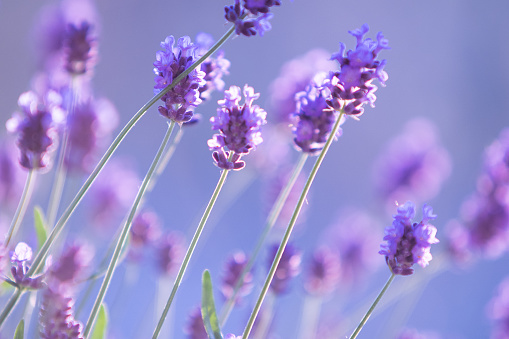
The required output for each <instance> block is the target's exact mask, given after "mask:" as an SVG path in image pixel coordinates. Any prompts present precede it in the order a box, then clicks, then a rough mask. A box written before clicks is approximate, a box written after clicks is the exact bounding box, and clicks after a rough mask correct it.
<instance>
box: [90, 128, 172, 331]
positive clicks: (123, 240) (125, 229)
mask: <svg viewBox="0 0 509 339" xmlns="http://www.w3.org/2000/svg"><path fill="white" fill-rule="evenodd" d="M174 127H175V122H174V121H172V122H170V123H169V126H168V131H167V132H166V135H165V136H164V139H163V142H162V143H161V146H160V147H159V150H158V151H157V154H156V156H155V158H154V161H153V162H152V165H151V166H150V168H149V170H148V172H147V175H146V176H145V179H144V180H143V182H142V184H141V187H140V189H139V190H138V195H137V196H136V199H135V201H134V203H133V206H132V208H131V211H130V213H129V217H128V218H127V221H126V222H125V224H124V226H123V228H122V233H121V234H120V238H119V239H118V242H117V245H116V247H115V252H113V257H112V258H111V261H110V264H109V266H108V271H107V272H106V276H105V277H104V280H103V283H102V285H101V288H100V289H99V293H98V295H97V298H96V300H95V303H94V306H93V307H92V311H91V313H90V316H89V317H88V321H87V324H86V326H85V330H84V332H83V333H84V336H85V337H88V335H89V333H90V331H91V330H92V326H93V325H94V322H95V319H96V317H97V313H98V312H99V308H100V307H101V304H102V303H103V301H104V297H105V295H106V291H107V290H108V286H109V284H110V281H111V278H112V277H113V273H114V271H115V267H116V265H117V262H118V259H119V257H120V254H121V252H122V248H123V247H124V246H125V243H126V241H127V236H128V235H129V230H130V227H131V224H132V221H133V219H134V216H135V214H136V211H137V209H138V206H139V204H140V202H141V200H142V198H143V195H144V194H145V191H146V189H147V187H148V185H149V183H150V180H151V179H152V175H153V174H154V172H155V170H156V168H157V165H158V163H159V161H160V160H161V157H162V155H163V152H164V149H165V148H166V146H167V145H168V141H169V140H170V136H171V133H172V132H173V128H174Z"/></svg>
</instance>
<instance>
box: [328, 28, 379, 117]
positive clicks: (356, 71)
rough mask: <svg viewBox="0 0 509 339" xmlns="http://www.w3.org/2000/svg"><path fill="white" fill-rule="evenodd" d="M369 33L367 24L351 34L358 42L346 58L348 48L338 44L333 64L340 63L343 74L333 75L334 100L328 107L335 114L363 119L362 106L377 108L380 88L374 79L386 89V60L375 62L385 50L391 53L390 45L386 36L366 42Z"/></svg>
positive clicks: (340, 72)
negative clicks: (340, 112)
mask: <svg viewBox="0 0 509 339" xmlns="http://www.w3.org/2000/svg"><path fill="white" fill-rule="evenodd" d="M368 31H369V27H368V25H367V24H364V25H362V27H361V28H360V29H356V30H354V31H348V33H350V34H351V35H353V36H354V37H355V38H356V39H357V46H356V48H355V50H349V51H348V52H347V53H346V56H343V52H344V51H345V45H344V44H343V43H340V44H339V52H338V53H335V54H333V55H332V57H331V59H332V60H337V61H338V62H339V64H340V66H341V70H340V71H339V72H336V73H334V74H333V75H332V77H331V81H330V83H329V85H328V86H329V88H330V91H331V95H332V98H331V99H330V100H327V104H328V105H329V106H330V107H331V108H332V109H334V110H336V111H339V110H343V111H344V112H345V114H347V115H352V116H360V115H361V114H362V113H364V108H362V106H363V105H364V104H365V103H369V104H370V105H371V106H372V107H374V103H375V100H376V96H375V91H376V90H377V87H376V86H375V85H373V84H372V81H373V79H378V81H379V82H380V83H381V84H382V86H385V81H386V80H387V79H388V76H387V73H386V72H385V71H384V70H383V69H384V66H385V64H386V60H382V61H379V60H376V58H377V56H378V53H380V51H381V50H383V49H389V46H388V41H387V39H385V38H384V36H383V34H382V33H381V32H379V33H378V34H377V37H376V38H377V41H376V42H375V41H373V40H371V39H365V40H362V39H363V38H364V35H365V34H366V33H367V32H368Z"/></svg>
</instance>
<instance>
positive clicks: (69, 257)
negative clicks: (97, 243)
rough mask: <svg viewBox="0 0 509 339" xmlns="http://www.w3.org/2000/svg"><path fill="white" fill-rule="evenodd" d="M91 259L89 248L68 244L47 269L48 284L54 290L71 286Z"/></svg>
mask: <svg viewBox="0 0 509 339" xmlns="http://www.w3.org/2000/svg"><path fill="white" fill-rule="evenodd" d="M91 259H92V253H91V250H90V249H89V248H88V247H87V246H84V245H80V244H78V243H74V244H71V245H68V246H67V247H66V249H65V250H64V252H63V253H62V255H61V256H60V258H59V259H58V261H57V262H55V263H53V265H51V267H50V269H49V271H48V284H49V285H50V286H51V288H52V289H53V290H54V291H57V290H59V289H60V288H62V287H67V286H71V285H73V284H75V283H76V281H77V280H78V279H79V278H80V277H81V276H82V274H83V272H84V270H85V269H86V268H87V267H88V265H89V264H90V261H91Z"/></svg>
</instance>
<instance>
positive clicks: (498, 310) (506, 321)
mask: <svg viewBox="0 0 509 339" xmlns="http://www.w3.org/2000/svg"><path fill="white" fill-rule="evenodd" d="M486 311H487V314H488V317H489V318H490V319H491V320H492V321H493V323H494V324H493V325H494V326H493V330H492V335H491V337H490V338H492V339H507V333H509V278H505V279H504V280H503V281H502V283H500V285H499V286H498V293H497V295H496V296H495V297H494V298H493V299H492V300H491V301H490V302H489V304H488V307H487V310H486Z"/></svg>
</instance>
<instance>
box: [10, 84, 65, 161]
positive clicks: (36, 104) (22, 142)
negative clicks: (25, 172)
mask: <svg viewBox="0 0 509 339" xmlns="http://www.w3.org/2000/svg"><path fill="white" fill-rule="evenodd" d="M60 100H61V98H60V96H59V95H58V94H57V93H56V92H48V93H47V96H46V98H45V102H43V101H42V100H40V98H38V97H37V95H36V94H35V93H33V92H25V93H23V94H21V95H20V97H19V100H18V105H19V107H20V108H21V110H22V113H15V115H14V116H13V118H11V119H9V120H8V121H7V124H6V126H7V130H8V131H10V132H11V133H18V134H19V137H18V147H19V149H20V151H21V158H20V164H21V166H23V167H25V168H27V169H42V168H45V167H47V166H48V165H49V163H50V160H49V153H50V151H52V150H53V148H54V144H55V141H56V131H55V128H56V126H57V125H58V124H59V123H61V122H62V120H63V112H62V111H61V109H60V107H59V105H60Z"/></svg>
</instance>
